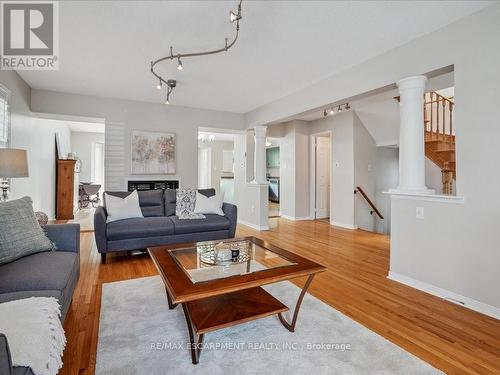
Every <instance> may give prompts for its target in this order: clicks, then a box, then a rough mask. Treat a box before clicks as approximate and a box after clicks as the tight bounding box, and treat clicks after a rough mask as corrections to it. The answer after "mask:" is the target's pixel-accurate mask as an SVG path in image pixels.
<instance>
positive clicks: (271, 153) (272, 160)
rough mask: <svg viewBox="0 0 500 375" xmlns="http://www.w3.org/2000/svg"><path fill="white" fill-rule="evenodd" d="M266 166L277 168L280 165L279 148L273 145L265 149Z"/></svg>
mask: <svg viewBox="0 0 500 375" xmlns="http://www.w3.org/2000/svg"><path fill="white" fill-rule="evenodd" d="M266 165H267V168H279V166H280V148H279V147H273V148H268V149H266Z"/></svg>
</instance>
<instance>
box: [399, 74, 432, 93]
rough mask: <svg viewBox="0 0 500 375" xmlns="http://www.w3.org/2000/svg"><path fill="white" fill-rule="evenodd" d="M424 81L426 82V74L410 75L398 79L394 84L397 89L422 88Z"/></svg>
mask: <svg viewBox="0 0 500 375" xmlns="http://www.w3.org/2000/svg"><path fill="white" fill-rule="evenodd" d="M426 82H427V77H426V76H412V77H406V78H403V79H401V80H399V81H398V82H397V83H396V85H397V86H398V88H399V91H401V90H410V89H419V90H424V89H425V83H426Z"/></svg>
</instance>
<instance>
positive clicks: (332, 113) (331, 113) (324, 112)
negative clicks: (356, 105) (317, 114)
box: [323, 103, 351, 117]
mask: <svg viewBox="0 0 500 375" xmlns="http://www.w3.org/2000/svg"><path fill="white" fill-rule="evenodd" d="M342 107H343V108H342ZM350 109H351V105H350V104H349V103H344V104H340V105H339V106H338V107H337V113H340V112H343V111H348V110H350ZM328 114H330V115H334V114H335V109H334V107H330V110H328V108H325V109H324V110H323V116H324V117H326V116H328Z"/></svg>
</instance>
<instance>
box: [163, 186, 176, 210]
mask: <svg viewBox="0 0 500 375" xmlns="http://www.w3.org/2000/svg"><path fill="white" fill-rule="evenodd" d="M164 196H165V216H174V215H175V202H176V191H175V189H165V192H164Z"/></svg>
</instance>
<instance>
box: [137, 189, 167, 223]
mask: <svg viewBox="0 0 500 375" xmlns="http://www.w3.org/2000/svg"><path fill="white" fill-rule="evenodd" d="M139 205H140V206H141V210H142V214H143V215H144V216H145V217H159V216H164V215H165V208H164V202H163V191H162V190H146V191H139Z"/></svg>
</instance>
